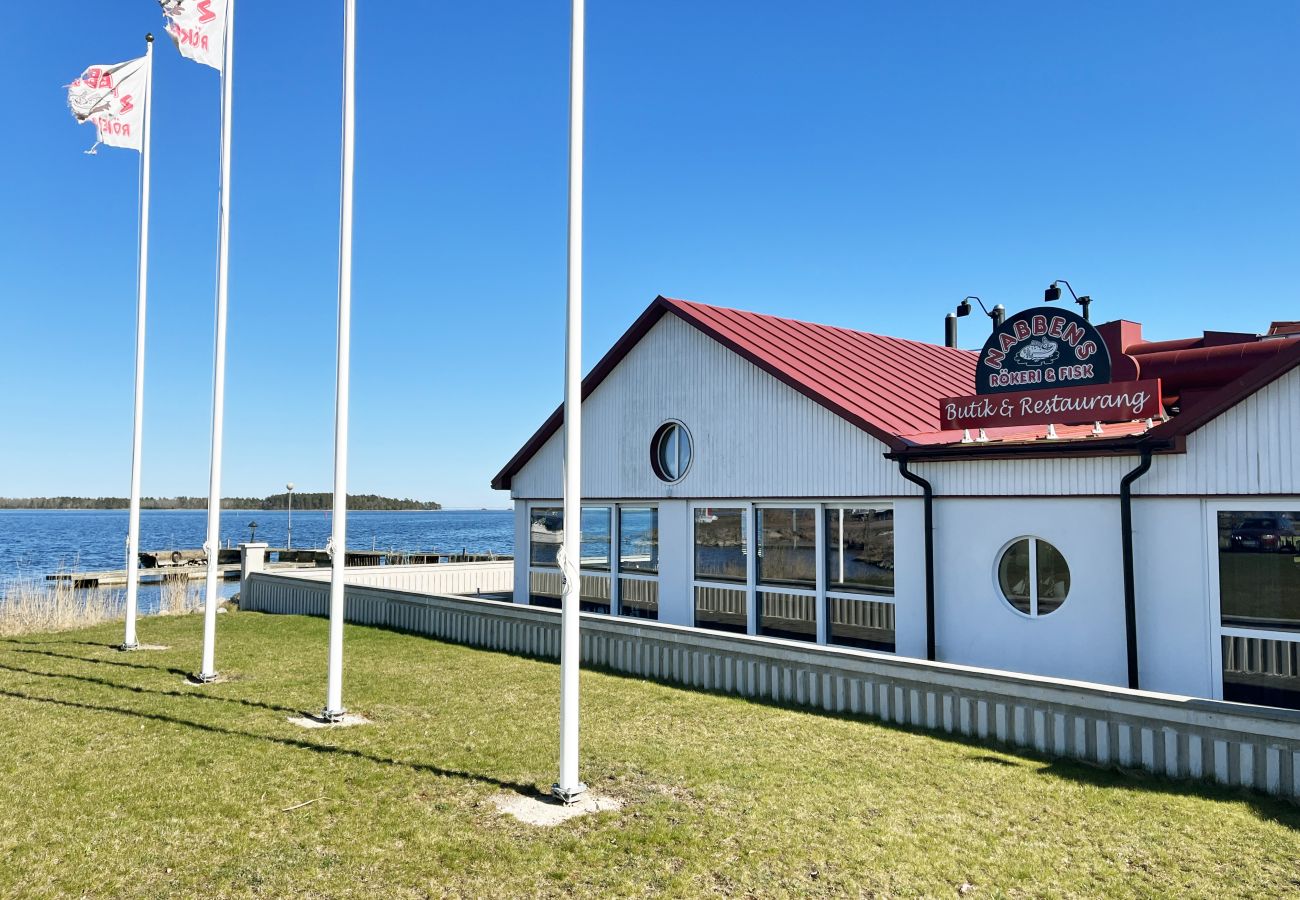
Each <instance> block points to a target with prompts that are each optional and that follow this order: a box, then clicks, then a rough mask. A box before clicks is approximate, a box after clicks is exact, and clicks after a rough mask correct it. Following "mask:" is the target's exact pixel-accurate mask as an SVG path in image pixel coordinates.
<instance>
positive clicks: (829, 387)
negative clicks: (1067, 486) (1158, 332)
mask: <svg viewBox="0 0 1300 900" xmlns="http://www.w3.org/2000/svg"><path fill="white" fill-rule="evenodd" d="M669 313H671V314H673V315H676V316H678V317H679V318H681V319H682V320H683V321H685V322H688V323H690V324H691V325H693V326H694V327H696V328H698V329H699V330H700V331H702V332H704V333H705V334H707V335H708V336H710V337H711V338H713V339H714V340H716V341H717V342H718V343H720V344H722V345H723V346H724V347H726V348H728V349H729V350H731V351H733V352H734V353H737V354H739V355H740V356H742V357H744V358H745V359H747V360H749V361H750V362H752V363H753V364H754V365H756V366H758V367H759V368H761V369H763V370H764V371H765V372H767V373H769V374H770V375H772V376H773V377H775V378H777V379H779V380H780V381H782V382H784V383H785V384H787V385H789V386H790V387H792V388H794V389H795V390H796V391H798V392H799V393H801V394H803V395H804V396H805V397H808V398H809V399H811V400H813V401H814V402H816V403H818V404H820V405H821V406H824V407H825V408H827V409H829V410H830V411H832V412H834V413H835V414H836V415H839V416H841V417H842V418H844V419H846V420H848V421H849V422H852V423H853V424H854V425H857V426H858V427H859V428H861V429H863V430H864V431H866V432H867V433H869V434H871V435H872V436H874V437H876V438H877V439H879V440H880V441H881V442H882V443H884V444H885V445H886V446H887V447H889V449H890V450H891V451H892V453H893V454H901V455H912V453H909V450H910V451H922V453H921V455H926V456H929V455H932V454H935V453H944V454H947V453H955V454H960V455H962V456H966V455H983V454H986V453H994V452H997V448H999V447H1001V448H1006V447H1007V446H1008V445H1016V449H1019V450H1030V451H1032V450H1033V449H1034V448H1035V447H1036V446H1041V447H1042V448H1043V450H1044V452H1051V448H1052V447H1053V446H1055V447H1061V446H1062V445H1074V446H1075V447H1076V448H1077V447H1079V446H1081V445H1092V446H1094V447H1096V448H1097V449H1098V450H1100V449H1101V448H1102V447H1105V448H1106V449H1109V450H1122V449H1128V450H1130V452H1131V446H1132V441H1134V440H1139V441H1141V440H1148V439H1155V438H1161V439H1166V438H1178V437H1181V436H1182V435H1185V434H1186V433H1187V432H1188V431H1190V430H1191V429H1192V428H1194V427H1199V425H1200V424H1204V422H1205V421H1208V419H1209V418H1210V417H1212V416H1213V415H1217V414H1218V412H1221V411H1223V410H1224V409H1226V408H1228V407H1229V406H1231V405H1233V404H1235V403H1237V402H1239V401H1240V400H1241V399H1242V398H1244V397H1246V396H1247V395H1248V394H1249V393H1251V392H1252V391H1255V390H1258V389H1259V388H1260V387H1262V386H1263V385H1264V384H1266V383H1267V382H1268V381H1270V380H1272V379H1273V378H1276V377H1279V376H1280V375H1281V374H1282V373H1284V372H1286V371H1289V370H1290V369H1291V368H1294V367H1295V366H1296V365H1297V364H1300V340H1283V341H1276V342H1273V341H1270V342H1267V344H1268V346H1260V345H1259V344H1260V340H1259V337H1258V336H1256V335H1247V334H1240V335H1238V334H1227V333H1218V332H1207V333H1206V335H1205V336H1204V337H1202V338H1189V339H1186V340H1181V341H1163V342H1143V341H1142V340H1141V326H1140V325H1137V324H1136V323H1131V322H1114V323H1107V324H1106V325H1103V326H1101V328H1102V330H1103V333H1106V334H1108V335H1110V337H1109V338H1108V340H1107V344H1108V346H1109V345H1111V344H1112V342H1115V343H1116V344H1117V345H1116V346H1113V347H1112V351H1111V353H1112V357H1113V358H1116V359H1124V360H1127V368H1128V370H1129V371H1130V374H1131V375H1132V377H1137V376H1136V373H1137V372H1139V371H1140V372H1141V376H1142V377H1160V378H1163V379H1164V385H1165V386H1164V393H1165V394H1166V395H1167V396H1166V399H1169V397H1171V396H1174V395H1176V394H1178V393H1179V392H1180V391H1182V392H1183V393H1184V396H1183V411H1182V414H1181V415H1179V416H1176V417H1175V418H1173V419H1172V420H1170V421H1168V422H1163V423H1155V427H1154V428H1152V429H1151V430H1149V431H1148V429H1147V426H1146V423H1145V422H1141V423H1120V424H1114V425H1105V426H1103V434H1102V435H1093V434H1092V427H1091V426H1071V427H1068V428H1067V427H1064V426H1058V427H1057V429H1056V432H1057V439H1056V440H1045V439H1044V435H1045V433H1046V426H1036V427H1033V428H1024V427H1020V428H1001V429H990V430H989V432H988V437H989V438H990V440H989V441H988V442H969V443H963V442H962V438H963V435H962V432H960V431H939V430H938V427H939V414H938V412H939V401H940V400H941V399H942V398H944V397H954V396H961V395H965V394H969V393H971V392H972V391H973V390H974V388H975V367H976V363H977V361H978V359H979V354H978V353H976V352H974V351H969V350H957V349H952V348H949V347H942V346H939V345H937V344H927V343H924V342H922V341H911V340H906V339H904V338H895V337H885V336H883V335H878V334H871V333H870V332H865V331H854V330H852V329H848V328H835V327H832V326H830V325H817V324H813V323H811V322H801V321H798V320H796V319H785V318H781V317H779V316H769V315H764V314H762V313H754V312H744V311H742V310H736V309H727V308H724V307H720V306H709V305H707V304H704V303H692V302H690V301H687V300H672V299H669V298H667V297H657V298H655V301H654V302H653V303H651V304H650V306H649V307H648V308H647V309H646V310H645V312H643V313H642V314H641V316H640V317H639V318H638V319H637V320H636V322H634V323H633V325H632V327H631V328H629V329H628V330H627V332H625V333H624V335H623V336H622V337H621V338H619V340H618V342H617V343H615V344H614V346H613V347H612V348H611V349H610V351H609V352H608V353H607V354H605V356H604V357H603V358H602V359H601V360H600V362H599V363H597V364H596V366H595V367H594V368H593V369H592V370H591V372H590V374H588V375H587V377H586V378H585V379H583V382H582V397H583V399H584V400H585V399H586V398H587V397H588V396H589V395H590V394H591V392H592V391H593V390H595V389H596V387H597V386H598V385H599V384H600V383H601V382H602V381H604V380H605V378H606V377H607V376H608V375H609V373H610V372H612V371H613V370H614V367H615V366H617V365H618V363H619V362H620V361H621V360H622V359H623V357H624V356H626V355H627V353H628V351H630V350H631V349H632V347H633V346H634V345H635V344H636V343H637V342H638V341H640V340H641V338H642V337H644V336H645V334H646V333H647V332H648V331H649V330H650V329H651V327H653V326H654V324H655V323H656V322H658V321H659V320H660V319H661V318H663V316H664V315H666V314H669ZM1193 399H1195V402H1192V403H1190V404H1189V402H1188V401H1191V400H1193ZM563 413H564V410H563V407H561V408H560V409H557V410H556V411H555V412H554V413H552V414H551V416H550V418H548V419H547V420H546V422H545V423H543V425H542V427H541V428H539V429H538V430H537V432H536V433H535V434H534V435H533V436H532V438H530V439H529V441H528V442H527V443H526V444H525V445H524V446H523V447H522V448H520V450H519V452H518V453H516V454H515V456H514V458H512V459H511V460H510V462H509V463H507V464H506V466H505V468H503V469H502V470H501V471H500V472H499V473H498V474H497V476H496V477H495V478H493V479H492V486H493V487H494V488H496V489H497V490H505V489H508V488H509V487H510V480H511V478H512V477H513V476H514V474H515V473H516V472H518V471H519V470H520V469H521V468H522V467H523V466H524V464H525V463H527V462H528V460H529V459H530V458H532V456H533V454H534V453H536V452H537V451H538V450H540V449H541V447H542V445H543V444H544V443H545V442H546V441H547V440H548V439H549V438H550V437H551V435H553V434H555V433H556V432H557V431H558V430H559V429H560V426H561V425H562V424H563V421H564V415H563ZM1148 436H1149V438H1148ZM1121 445H1122V446H1121Z"/></svg>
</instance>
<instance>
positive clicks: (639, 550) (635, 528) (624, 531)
mask: <svg viewBox="0 0 1300 900" xmlns="http://www.w3.org/2000/svg"><path fill="white" fill-rule="evenodd" d="M618 523H619V525H618V569H619V571H620V572H641V573H644V574H647V575H654V574H657V573H658V572H659V510H658V509H656V508H654V507H653V506H650V507H646V506H641V507H637V506H620V507H619V510H618Z"/></svg>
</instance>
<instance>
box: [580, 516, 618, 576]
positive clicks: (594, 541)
mask: <svg viewBox="0 0 1300 900" xmlns="http://www.w3.org/2000/svg"><path fill="white" fill-rule="evenodd" d="M612 523H613V510H612V509H611V508H610V507H608V506H593V507H583V510H582V568H584V569H599V570H605V571H608V570H609V548H610V536H611V534H612V532H611V525H612Z"/></svg>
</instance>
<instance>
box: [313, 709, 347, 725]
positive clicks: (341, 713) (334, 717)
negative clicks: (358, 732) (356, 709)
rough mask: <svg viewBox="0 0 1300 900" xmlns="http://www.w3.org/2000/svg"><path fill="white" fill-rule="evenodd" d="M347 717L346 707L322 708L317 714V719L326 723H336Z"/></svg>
mask: <svg viewBox="0 0 1300 900" xmlns="http://www.w3.org/2000/svg"><path fill="white" fill-rule="evenodd" d="M347 717H348V711H347V710H346V709H322V710H321V711H320V714H319V715H318V716H317V718H318V719H320V720H321V721H322V722H324V723H326V724H327V725H337V724H339V723H340V722H342V721H343V720H344V719H346V718H347Z"/></svg>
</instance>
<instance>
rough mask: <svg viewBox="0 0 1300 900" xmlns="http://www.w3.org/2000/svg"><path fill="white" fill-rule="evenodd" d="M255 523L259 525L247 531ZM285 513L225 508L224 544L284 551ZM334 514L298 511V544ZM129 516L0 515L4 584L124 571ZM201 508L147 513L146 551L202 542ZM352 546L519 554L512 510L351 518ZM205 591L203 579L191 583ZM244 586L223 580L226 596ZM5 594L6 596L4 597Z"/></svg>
mask: <svg viewBox="0 0 1300 900" xmlns="http://www.w3.org/2000/svg"><path fill="white" fill-rule="evenodd" d="M253 522H256V523H257V528H256V529H253V528H251V527H250V523H253ZM288 525H289V515H288V513H287V511H286V510H283V509H281V510H260V509H259V510H247V509H227V510H222V511H221V545H222V546H223V547H225V546H231V547H234V546H237V545H238V544H240V543H241V542H244V541H247V540H248V539H249V538H250V537H251V536H253V535H254V534H255V535H256V539H257V540H258V541H262V542H265V543H267V544H270V545H271V546H272V547H284V546H285V545H286V542H287V540H288ZM330 529H331V513H330V512H328V511H322V510H310V511H307V510H304V511H301V512H299V511H295V512H294V513H293V546H294V547H295V548H302V549H307V548H312V547H315V548H320V547H324V546H325V542H326V540H328V538H329V536H330ZM126 532H127V511H126V510H124V509H111V510H26V509H22V510H0V582H3V581H6V580H10V579H14V578H23V579H32V580H43V579H44V577H45V575H47V574H50V573H53V572H60V571H63V572H73V571H76V572H86V571H94V570H98V569H125V568H126ZM206 533H207V512H206V511H204V510H152V509H146V510H142V511H141V513H140V549H141V550H169V551H170V550H187V549H197V548H199V547H201V546H202V545H203V540H204V536H205V535H206ZM348 548H349V549H352V550H372V549H373V550H384V551H425V552H428V551H437V552H441V553H459V552H461V551H462V550H464V551H467V552H469V553H498V554H502V555H506V556H509V555H511V554H513V553H514V513H513V511H512V510H508V509H484V510H462V509H443V510H432V511H411V512H406V511H402V512H386V511H356V512H350V513H348ZM193 584H194V588H195V589H196V590H200V591H201V590H202V581H196V582H194V583H193ZM238 589H239V584H238V582H225V581H223V582H222V583H221V593H222V596H230V595H231V594H233V593H234V592H236V591H237V590H238ZM0 593H2V592H0ZM158 593H159V591H158V588H157V586H144V587H142V588H141V594H140V602H141V607H142V609H144V610H145V611H147V610H148V609H149V608H151V607H156V605H157V603H158Z"/></svg>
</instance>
